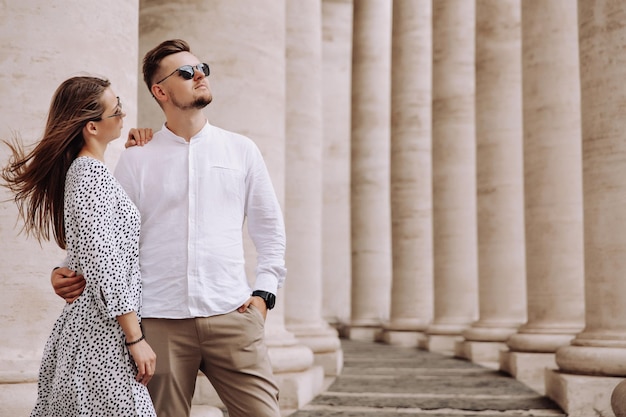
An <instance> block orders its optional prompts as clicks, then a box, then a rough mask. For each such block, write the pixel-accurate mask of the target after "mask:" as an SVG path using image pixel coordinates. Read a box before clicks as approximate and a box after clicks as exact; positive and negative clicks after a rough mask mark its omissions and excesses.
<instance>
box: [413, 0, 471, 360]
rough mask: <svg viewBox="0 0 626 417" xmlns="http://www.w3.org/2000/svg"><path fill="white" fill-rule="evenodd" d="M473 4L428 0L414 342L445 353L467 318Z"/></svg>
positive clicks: (462, 1) (469, 289)
mask: <svg viewBox="0 0 626 417" xmlns="http://www.w3.org/2000/svg"><path fill="white" fill-rule="evenodd" d="M474 14H475V4H474V2H473V1H466V0H445V1H435V2H433V92H432V94H433V109H432V117H433V124H432V126H433V128H432V129H433V131H432V135H433V138H432V146H433V168H432V169H433V253H434V298H435V299H434V317H433V322H432V324H431V325H430V326H428V329H427V334H428V339H427V340H426V341H424V343H422V344H421V345H420V346H421V347H422V348H425V349H428V350H433V351H446V352H451V351H452V350H453V349H454V342H455V341H457V340H460V339H461V332H462V331H463V329H465V328H466V327H467V326H468V325H469V324H470V323H471V322H472V321H473V320H474V319H475V318H476V309H477V299H476V296H477V294H476V293H477V286H478V275H477V274H478V265H477V252H476V239H477V237H476V137H475V133H474V128H475V121H474V100H475V89H474V74H475V71H474V50H475V46H474V39H475V20H474Z"/></svg>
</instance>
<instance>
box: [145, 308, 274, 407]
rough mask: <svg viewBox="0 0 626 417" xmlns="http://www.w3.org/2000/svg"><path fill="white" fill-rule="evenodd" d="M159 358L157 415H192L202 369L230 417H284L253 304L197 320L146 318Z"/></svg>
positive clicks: (154, 393)
mask: <svg viewBox="0 0 626 417" xmlns="http://www.w3.org/2000/svg"><path fill="white" fill-rule="evenodd" d="M142 324H143V328H144V332H145V335H146V340H147V341H148V343H149V344H150V346H151V347H152V349H154V351H155V353H156V355H157V366H156V372H155V375H154V377H153V378H152V380H151V381H150V383H149V384H148V390H149V391H150V396H151V397H152V401H153V402H154V408H155V409H156V413H157V416H158V417H185V416H189V413H190V409H191V398H192V397H193V393H194V389H195V386H196V377H197V375H198V370H200V371H201V372H202V373H204V374H205V375H206V376H207V377H208V379H209V381H210V382H211V384H212V385H213V387H214V388H215V390H216V392H217V394H218V395H219V396H220V399H221V400H222V402H223V403H224V405H225V406H226V408H227V409H228V415H229V416H230V417H251V416H254V417H280V409H279V406H278V386H277V385H276V383H275V381H274V377H273V374H272V366H271V364H270V361H269V357H268V353H267V346H266V345H265V341H264V324H265V322H264V319H263V316H262V315H261V312H260V311H259V310H257V309H256V308H255V307H254V306H253V305H251V306H250V307H249V308H248V310H247V311H246V312H245V313H239V312H238V311H234V312H232V313H228V314H223V315H218V316H212V317H199V318H193V319H180V320H174V319H143V320H142Z"/></svg>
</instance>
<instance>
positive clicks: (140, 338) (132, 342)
mask: <svg viewBox="0 0 626 417" xmlns="http://www.w3.org/2000/svg"><path fill="white" fill-rule="evenodd" d="M145 338H146V336H144V335H143V334H142V335H141V337H139V338H138V339H135V340H133V341H131V342H129V341H128V339H127V341H126V342H125V343H124V344H125V345H126V346H132V345H136V344H137V343H139V342H141V341H142V340H144V339H145Z"/></svg>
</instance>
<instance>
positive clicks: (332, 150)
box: [322, 0, 352, 332]
mask: <svg viewBox="0 0 626 417" xmlns="http://www.w3.org/2000/svg"><path fill="white" fill-rule="evenodd" d="M351 72H352V0H323V1H322V74H323V75H322V101H323V105H322V109H323V119H324V120H323V125H324V148H323V158H322V164H323V170H322V184H323V186H322V190H323V203H324V204H323V207H322V242H323V245H322V282H323V285H322V291H323V298H322V315H323V316H324V318H325V319H326V321H327V322H328V323H330V324H331V325H333V326H335V327H336V328H337V329H338V330H339V331H340V332H341V331H343V330H344V327H345V326H346V324H348V323H349V321H350V282H351V279H350V277H351V275H352V262H351V261H352V258H351V256H352V254H351V251H352V245H351V242H350V238H351V237H350V91H351V90H350V82H351V79H352V77H351Z"/></svg>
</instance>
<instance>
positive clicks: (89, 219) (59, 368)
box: [31, 157, 156, 417]
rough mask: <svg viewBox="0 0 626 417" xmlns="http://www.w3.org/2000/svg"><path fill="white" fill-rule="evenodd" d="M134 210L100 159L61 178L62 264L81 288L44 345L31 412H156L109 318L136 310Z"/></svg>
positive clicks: (92, 416) (104, 416) (77, 164)
mask: <svg viewBox="0 0 626 417" xmlns="http://www.w3.org/2000/svg"><path fill="white" fill-rule="evenodd" d="M139 226H140V216H139V212H138V210H137V208H136V207H135V206H134V205H133V203H132V202H131V201H130V200H129V198H128V196H127V195H126V193H125V192H124V190H123V189H122V187H121V186H120V185H119V183H118V182H117V181H116V180H115V178H114V177H113V175H112V174H111V173H110V171H109V170H108V168H107V167H106V166H105V165H104V164H103V163H102V162H100V161H98V160H96V159H92V158H88V157H79V158H77V159H76V160H75V161H74V162H73V163H72V165H71V166H70V169H69V170H68V173H67V177H66V182H65V233H66V242H67V254H68V261H69V263H68V266H69V268H70V269H73V270H76V271H79V272H82V273H83V275H84V276H85V280H86V281H87V285H86V287H85V291H84V292H83V294H82V295H81V296H80V297H79V298H78V299H77V300H76V301H74V302H73V303H72V304H66V305H65V307H64V309H63V312H62V313H61V316H60V317H59V318H58V320H57V321H56V323H55V324H54V327H53V329H52V334H51V335H50V337H49V338H48V341H47V343H46V346H45V349H44V353H43V359H42V362H41V367H40V370H39V383H38V398H37V403H36V405H35V408H34V409H33V411H32V414H31V417H34V416H47V417H56V416H59V417H60V416H64V417H67V416H76V417H78V416H81V417H82V416H89V417H111V416H142V417H143V416H153V417H154V416H156V413H155V412H154V407H153V406H152V401H151V400H150V395H149V394H148V390H147V388H146V387H145V386H143V385H141V384H140V383H138V382H137V381H135V376H136V374H137V369H136V367H135V362H134V360H133V359H132V357H131V356H130V354H129V352H128V349H127V348H126V346H125V345H124V341H125V338H124V333H123V331H122V328H121V327H120V325H119V324H118V322H117V320H116V319H115V317H116V316H118V315H121V314H125V313H128V312H130V311H136V312H137V315H138V316H139V315H140V313H141V311H140V310H141V276H140V274H139V243H138V242H139Z"/></svg>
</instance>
